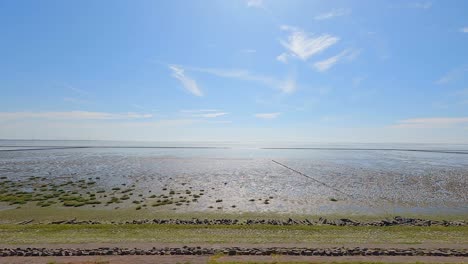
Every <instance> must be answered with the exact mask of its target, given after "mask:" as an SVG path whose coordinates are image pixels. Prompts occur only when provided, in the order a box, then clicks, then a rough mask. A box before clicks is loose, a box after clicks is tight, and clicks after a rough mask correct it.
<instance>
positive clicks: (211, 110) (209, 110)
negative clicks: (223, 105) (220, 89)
mask: <svg viewBox="0 0 468 264" xmlns="http://www.w3.org/2000/svg"><path fill="white" fill-rule="evenodd" d="M180 112H181V113H203V112H219V110H217V109H196V110H180Z"/></svg>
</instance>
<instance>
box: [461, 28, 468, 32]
mask: <svg viewBox="0 0 468 264" xmlns="http://www.w3.org/2000/svg"><path fill="white" fill-rule="evenodd" d="M460 32H462V33H468V27H462V28H460Z"/></svg>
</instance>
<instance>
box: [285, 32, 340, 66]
mask: <svg viewBox="0 0 468 264" xmlns="http://www.w3.org/2000/svg"><path fill="white" fill-rule="evenodd" d="M281 29H282V30H284V31H288V32H289V35H288V37H287V40H280V43H281V45H283V47H284V48H286V50H287V52H286V53H283V54H281V55H279V58H277V59H278V60H280V61H283V62H284V61H287V56H290V57H297V58H299V59H301V60H304V61H305V60H307V59H308V58H310V57H311V56H313V55H315V54H318V53H320V52H322V51H324V50H325V49H327V48H328V47H330V46H332V45H334V44H335V43H337V42H338V41H339V38H338V37H335V36H332V35H329V34H322V35H320V36H313V35H310V34H309V33H307V32H305V31H304V30H302V29H300V28H296V27H292V26H287V25H283V26H281Z"/></svg>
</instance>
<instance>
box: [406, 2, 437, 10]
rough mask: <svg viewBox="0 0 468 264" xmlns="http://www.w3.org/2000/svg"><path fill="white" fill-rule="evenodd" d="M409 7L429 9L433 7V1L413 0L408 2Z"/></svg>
mask: <svg viewBox="0 0 468 264" xmlns="http://www.w3.org/2000/svg"><path fill="white" fill-rule="evenodd" d="M407 7H408V8H416V9H429V8H431V7H432V2H430V1H424V2H412V3H408V5H407Z"/></svg>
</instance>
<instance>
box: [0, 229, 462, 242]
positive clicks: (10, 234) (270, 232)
mask: <svg viewBox="0 0 468 264" xmlns="http://www.w3.org/2000/svg"><path fill="white" fill-rule="evenodd" d="M0 241H2V243H3V244H40V243H52V244H53V243H93V242H95V243H118V242H126V243H131V242H153V243H155V242H160V243H178V244H183V243H208V244H210V243H221V244H222V243H254V244H255V243H259V244H261V243H283V244H285V243H314V244H336V245H337V246H339V245H344V244H359V243H362V244H375V245H377V244H415V245H417V244H420V243H436V244H441V245H443V244H447V243H450V244H467V243H468V227H441V226H431V227H411V226H393V227H337V226H272V225H252V226H238V225H236V226H203V225H151V224H143V225H131V224H127V225H112V224H98V225H47V224H32V225H12V224H1V225H0Z"/></svg>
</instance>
